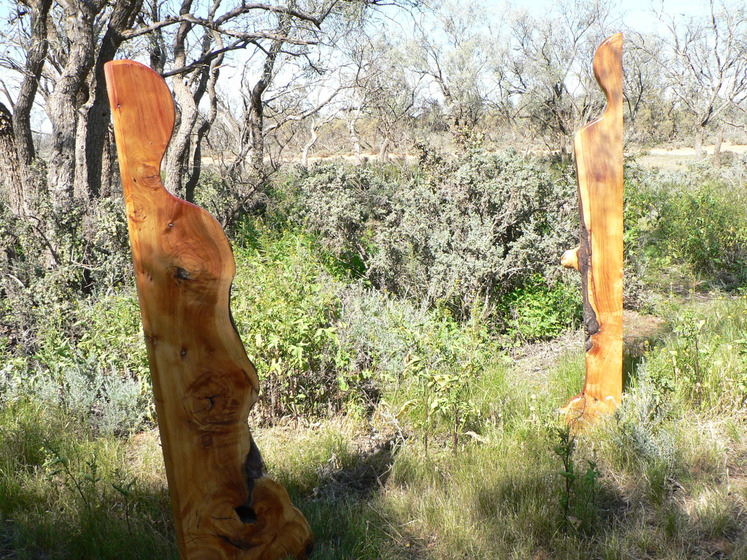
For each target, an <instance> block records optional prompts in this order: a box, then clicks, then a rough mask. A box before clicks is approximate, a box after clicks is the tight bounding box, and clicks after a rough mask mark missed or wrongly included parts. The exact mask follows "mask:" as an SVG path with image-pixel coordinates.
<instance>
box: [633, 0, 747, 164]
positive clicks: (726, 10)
mask: <svg viewBox="0 0 747 560" xmlns="http://www.w3.org/2000/svg"><path fill="white" fill-rule="evenodd" d="M657 16H658V18H659V20H660V21H661V22H662V24H663V27H664V30H663V32H661V33H660V35H661V40H660V42H657V43H654V44H652V43H650V42H649V43H647V42H643V44H642V45H641V48H643V49H646V51H647V52H648V53H650V55H651V56H652V57H653V58H654V59H655V60H656V61H657V63H658V67H659V71H660V72H661V74H662V75H663V76H664V77H665V79H666V80H667V82H668V91H669V93H670V95H671V96H672V97H673V98H674V99H675V100H676V102H677V104H678V105H679V106H680V107H681V108H682V109H683V110H684V111H685V112H686V113H687V114H689V115H690V116H691V117H692V118H693V120H694V124H695V130H694V146H695V152H696V156H697V157H703V142H704V140H705V137H706V134H707V132H708V130H715V131H716V154H718V153H719V151H720V145H721V142H722V140H723V133H724V127H725V125H726V122H725V119H724V117H725V116H726V115H727V113H728V112H729V111H730V110H731V109H733V108H735V107H742V108H744V107H743V105H744V103H745V100H747V7H745V4H744V2H731V3H730V2H727V1H724V0H708V4H707V13H706V15H704V16H692V17H686V16H684V15H683V14H680V13H678V12H675V13H666V12H664V11H663V10H661V9H659V10H658V11H657Z"/></svg>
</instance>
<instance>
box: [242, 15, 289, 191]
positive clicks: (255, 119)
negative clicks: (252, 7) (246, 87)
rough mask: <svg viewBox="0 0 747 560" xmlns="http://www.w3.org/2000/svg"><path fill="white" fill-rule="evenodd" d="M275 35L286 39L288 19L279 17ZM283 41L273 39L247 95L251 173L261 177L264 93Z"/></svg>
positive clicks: (263, 153)
mask: <svg viewBox="0 0 747 560" xmlns="http://www.w3.org/2000/svg"><path fill="white" fill-rule="evenodd" d="M276 33H277V35H278V36H280V37H287V36H288V33H290V17H289V16H287V15H285V14H283V15H280V17H279V21H278V27H277V29H276ZM284 43H285V41H283V40H282V39H273V41H272V44H271V45H270V48H269V49H267V51H266V52H267V58H265V63H264V66H263V67H262V76H261V77H260V79H259V81H258V82H257V83H256V84H254V87H253V88H252V91H251V94H250V95H249V110H248V111H247V114H246V121H247V123H246V124H247V130H248V132H249V139H250V141H251V146H252V155H251V165H252V170H253V172H254V173H255V174H256V175H257V176H259V177H263V176H264V175H265V162H264V158H265V137H264V119H265V115H264V109H265V108H264V99H263V96H264V93H265V91H267V88H268V87H270V83H271V82H272V76H273V71H274V69H275V62H276V61H277V58H278V55H279V54H280V51H281V50H282V48H283V44H284Z"/></svg>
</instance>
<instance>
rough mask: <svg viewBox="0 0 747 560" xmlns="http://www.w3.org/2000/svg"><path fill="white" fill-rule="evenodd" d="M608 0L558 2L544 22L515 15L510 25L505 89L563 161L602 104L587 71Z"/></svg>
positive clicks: (605, 17)
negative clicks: (580, 129)
mask: <svg viewBox="0 0 747 560" xmlns="http://www.w3.org/2000/svg"><path fill="white" fill-rule="evenodd" d="M610 13H611V7H610V4H609V2H608V0H592V1H589V2H585V1H583V0H570V1H561V2H559V3H558V4H555V5H554V6H553V8H552V11H551V12H550V13H548V14H546V15H544V16H542V17H538V18H535V17H531V16H530V15H529V14H528V13H526V12H519V13H517V14H516V15H515V16H514V18H513V19H512V21H511V33H512V45H513V52H512V53H511V56H510V57H509V58H508V59H507V60H506V62H508V64H510V67H509V68H508V69H507V70H506V69H504V70H502V72H501V76H500V78H501V80H503V81H504V82H508V85H506V86H503V87H504V89H506V90H507V91H508V92H509V94H510V95H511V96H512V97H514V98H515V99H519V103H520V104H521V108H520V114H521V116H522V117H523V118H526V119H527V120H528V121H529V122H530V124H531V125H532V130H533V131H534V132H535V133H537V134H538V135H539V136H540V137H542V138H543V139H544V140H545V141H546V142H547V143H548V145H549V146H552V147H554V148H555V149H557V150H558V151H559V153H560V155H561V157H563V158H567V157H568V154H569V148H568V146H569V139H570V136H571V135H572V134H573V132H574V130H575V129H576V128H577V127H578V125H579V123H580V122H585V121H586V120H587V119H588V116H589V114H590V113H591V112H592V111H598V110H599V109H600V107H599V106H600V105H601V103H602V102H603V99H601V94H600V93H599V88H598V87H597V86H596V84H595V81H594V77H593V74H592V72H591V69H590V66H591V65H590V63H589V62H590V61H591V60H592V58H593V55H594V49H595V48H596V46H597V45H598V44H599V42H600V41H601V40H602V39H604V37H605V36H606V34H607V30H606V27H607V22H608V19H609V18H610Z"/></svg>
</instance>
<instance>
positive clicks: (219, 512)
mask: <svg viewBox="0 0 747 560" xmlns="http://www.w3.org/2000/svg"><path fill="white" fill-rule="evenodd" d="M106 82H107V86H108V90H109V102H110V103H111V107H112V113H113V121H114V132H115V136H116V140H117V151H118V154H119V166H120V170H121V173H122V186H123V189H124V196H125V202H126V205H127V218H128V225H129V232H130V241H131V244H132V256H133V261H134V265H135V273H136V279H137V288H138V296H139V299H140V309H141V313H142V319H143V328H144V331H145V340H146V345H147V349H148V360H149V362H150V370H151V375H152V379H153V392H154V393H155V399H156V410H157V413H158V423H159V428H160V431H161V440H162V445H163V454H164V459H165V463H166V474H167V477H168V481H169V492H170V494H171V500H172V504H173V511H174V518H175V525H176V535H177V540H178V546H179V554H180V556H181V558H182V560H195V559H205V560H208V559H210V560H214V559H229V558H231V559H243V560H250V559H251V560H274V559H278V558H286V557H288V556H292V557H295V558H303V557H305V555H306V553H307V552H308V549H310V547H311V543H312V536H311V529H310V527H309V524H308V523H307V521H306V519H305V518H304V517H303V515H302V514H301V512H300V511H298V510H297V509H296V508H295V507H293V505H292V504H291V502H290V498H289V497H288V493H287V492H286V491H285V489H284V488H282V487H281V486H280V485H278V484H277V483H275V482H273V481H272V480H270V479H269V478H267V477H266V476H264V475H263V472H262V471H263V464H262V458H261V456H260V454H259V451H258V449H257V447H256V445H255V444H254V441H253V440H252V436H251V434H250V432H249V427H248V425H247V418H248V415H249V410H250V409H251V407H252V406H253V405H254V403H255V401H256V400H257V393H258V390H259V381H258V378H257V373H256V371H255V369H254V366H253V365H252V363H251V362H250V361H249V359H248V358H247V356H246V353H245V351H244V347H243V345H242V343H241V340H240V338H239V335H238V333H237V331H236V329H235V327H234V325H233V320H232V318H231V312H230V309H229V292H230V288H231V282H232V280H233V277H234V274H235V262H234V259H233V255H232V253H231V248H230V246H229V244H228V241H227V239H226V237H225V235H224V233H223V230H222V229H221V227H220V225H219V224H218V222H217V221H216V220H215V219H214V218H213V217H212V216H210V214H208V213H207V212H205V211H204V210H202V209H200V208H198V207H196V206H194V205H192V204H189V203H186V202H184V201H182V200H180V199H178V198H176V197H174V196H172V195H171V194H169V193H168V192H167V191H166V190H165V189H164V187H163V185H162V184H161V178H160V167H161V159H162V158H163V155H164V152H165V150H166V145H167V144H168V142H169V139H170V138H171V134H172V131H173V127H174V103H173V100H172V97H171V94H170V92H169V90H168V88H167V86H166V84H165V82H164V81H163V80H162V79H161V77H160V76H159V75H158V74H156V73H155V72H153V71H151V70H150V69H149V68H147V67H145V66H143V65H141V64H138V63H136V62H132V61H126V60H119V61H115V62H110V63H109V64H108V65H107V66H106Z"/></svg>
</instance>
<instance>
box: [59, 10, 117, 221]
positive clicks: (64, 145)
mask: <svg viewBox="0 0 747 560" xmlns="http://www.w3.org/2000/svg"><path fill="white" fill-rule="evenodd" d="M104 5H105V1H104V0H96V1H88V0H87V1H79V2H78V3H76V2H70V3H69V4H68V5H67V7H66V10H65V16H66V17H67V28H66V33H67V38H68V40H69V41H70V53H69V55H68V59H67V62H66V64H65V68H64V69H63V71H62V75H61V76H60V78H59V79H58V80H57V82H56V83H55V88H54V91H53V92H52V94H51V95H50V96H49V117H50V120H51V121H52V153H51V156H50V161H49V175H48V179H49V180H48V184H49V191H50V195H51V201H52V206H53V208H56V209H60V208H64V207H65V206H66V205H68V204H70V202H71V201H72V197H73V191H74V184H75V167H76V140H75V138H76V133H77V132H78V110H79V109H80V108H81V107H82V106H83V104H84V103H85V102H86V101H87V100H88V97H89V91H88V84H87V83H86V81H87V79H88V76H89V73H90V71H91V68H92V66H93V63H94V53H95V47H96V44H95V40H96V33H95V29H94V20H95V18H96V15H97V14H98V13H99V12H100V11H101V10H102V9H103V7H104ZM79 190H87V187H85V188H82V187H79Z"/></svg>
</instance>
